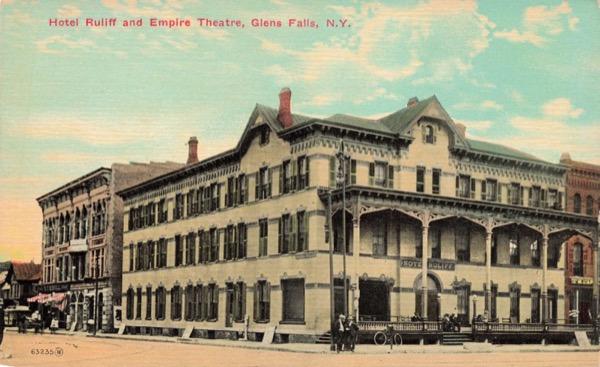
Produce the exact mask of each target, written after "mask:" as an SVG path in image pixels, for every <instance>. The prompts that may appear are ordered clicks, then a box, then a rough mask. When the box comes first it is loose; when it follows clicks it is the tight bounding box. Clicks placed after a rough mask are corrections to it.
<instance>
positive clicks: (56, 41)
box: [36, 34, 95, 53]
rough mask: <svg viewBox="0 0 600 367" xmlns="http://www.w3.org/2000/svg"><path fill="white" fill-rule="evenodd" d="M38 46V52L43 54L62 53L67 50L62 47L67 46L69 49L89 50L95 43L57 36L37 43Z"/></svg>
mask: <svg viewBox="0 0 600 367" xmlns="http://www.w3.org/2000/svg"><path fill="white" fill-rule="evenodd" d="M36 44H37V48H38V50H39V51H40V52H43V53H61V52H62V51H64V50H65V49H64V47H62V46H66V47H67V49H79V50H81V49H83V50H89V49H91V48H92V47H94V46H95V44H94V42H93V41H91V40H89V39H87V38H79V39H77V40H71V39H69V38H68V37H64V36H60V35H57V34H55V35H53V36H50V37H46V38H44V39H42V40H40V41H37V42H36Z"/></svg>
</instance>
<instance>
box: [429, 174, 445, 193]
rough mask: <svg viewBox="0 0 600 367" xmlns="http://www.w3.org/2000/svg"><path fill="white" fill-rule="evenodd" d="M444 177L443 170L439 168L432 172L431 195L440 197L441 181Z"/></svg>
mask: <svg viewBox="0 0 600 367" xmlns="http://www.w3.org/2000/svg"><path fill="white" fill-rule="evenodd" d="M441 177H442V170H441V169H439V168H434V169H433V170H432V171H431V193H432V194H434V195H439V193H440V181H441Z"/></svg>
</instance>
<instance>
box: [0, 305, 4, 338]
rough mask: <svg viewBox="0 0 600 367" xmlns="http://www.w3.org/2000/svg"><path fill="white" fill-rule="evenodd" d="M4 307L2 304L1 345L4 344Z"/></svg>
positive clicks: (0, 315) (0, 320)
mask: <svg viewBox="0 0 600 367" xmlns="http://www.w3.org/2000/svg"><path fill="white" fill-rule="evenodd" d="M4 326H5V324H4V307H3V306H2V305H1V304H0V345H2V339H4Z"/></svg>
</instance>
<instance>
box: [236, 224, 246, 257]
mask: <svg viewBox="0 0 600 367" xmlns="http://www.w3.org/2000/svg"><path fill="white" fill-rule="evenodd" d="M247 251H248V231H247V227H246V224H245V223H238V225H237V248H236V251H235V258H236V259H245V258H246V256H247V253H248V252H247Z"/></svg>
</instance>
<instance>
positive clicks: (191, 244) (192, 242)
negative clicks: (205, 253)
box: [185, 232, 196, 265]
mask: <svg viewBox="0 0 600 367" xmlns="http://www.w3.org/2000/svg"><path fill="white" fill-rule="evenodd" d="M185 240H186V241H185V242H186V243H185V263H186V264H187V265H193V264H195V263H196V234H195V233H194V232H190V233H188V235H187V237H186V239H185Z"/></svg>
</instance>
